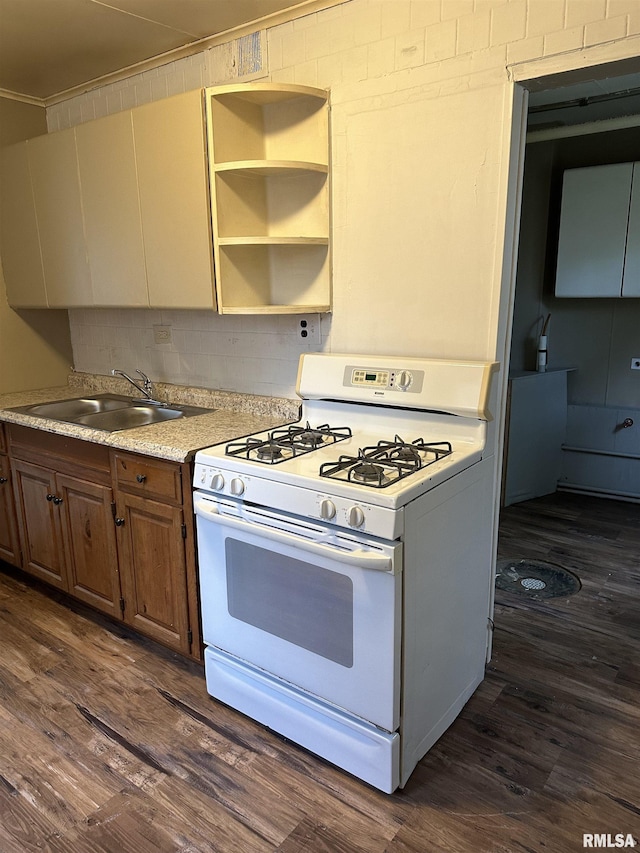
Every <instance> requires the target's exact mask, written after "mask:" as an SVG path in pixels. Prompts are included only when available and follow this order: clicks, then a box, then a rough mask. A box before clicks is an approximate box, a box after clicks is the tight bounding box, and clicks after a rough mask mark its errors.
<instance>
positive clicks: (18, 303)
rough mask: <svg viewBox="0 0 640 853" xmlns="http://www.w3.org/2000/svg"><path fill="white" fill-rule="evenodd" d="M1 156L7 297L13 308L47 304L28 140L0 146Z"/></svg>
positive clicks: (1, 226)
mask: <svg viewBox="0 0 640 853" xmlns="http://www.w3.org/2000/svg"><path fill="white" fill-rule="evenodd" d="M1 157H2V160H1V164H2V166H1V168H2V171H1V175H0V181H1V185H2V192H1V193H0V205H1V206H2V218H1V220H0V236H1V238H2V246H1V249H0V252H1V255H2V270H3V273H4V279H5V282H6V285H7V300H8V302H9V305H12V306H14V307H15V308H46V307H47V294H46V291H45V286H44V272H43V269H42V256H41V254H40V238H39V236H38V224H37V221H36V207H35V202H34V198H33V190H32V187H31V173H30V171H29V160H28V157H27V143H26V142H20V143H18V144H17V145H10V146H8V147H7V148H3V149H2V152H1Z"/></svg>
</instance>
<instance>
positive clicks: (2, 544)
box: [0, 424, 21, 566]
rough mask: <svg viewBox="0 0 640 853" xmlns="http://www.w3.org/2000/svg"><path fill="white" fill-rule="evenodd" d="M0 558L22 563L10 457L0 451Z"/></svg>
mask: <svg viewBox="0 0 640 853" xmlns="http://www.w3.org/2000/svg"><path fill="white" fill-rule="evenodd" d="M3 447H4V434H3V433H2V424H0V449H1V448H3ZM0 560H5V561H6V562H7V563H11V564H12V565H14V566H19V565H20V563H21V555H20V543H19V540H18V528H17V525H16V513H15V505H14V500H13V491H12V488H11V467H10V465H9V458H8V456H6V455H5V454H4V453H0Z"/></svg>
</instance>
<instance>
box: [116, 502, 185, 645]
mask: <svg viewBox="0 0 640 853" xmlns="http://www.w3.org/2000/svg"><path fill="white" fill-rule="evenodd" d="M117 516H118V518H117V519H116V523H117V524H118V551H119V555H120V574H121V580H122V594H123V596H124V619H125V622H127V623H128V624H129V625H132V626H133V627H134V628H136V629H137V630H138V631H140V632H141V633H143V634H147V635H148V636H149V637H153V638H154V639H156V640H158V641H159V642H160V643H163V644H164V645H167V646H170V647H171V648H174V649H176V650H177V651H180V652H185V653H189V652H190V646H191V643H190V636H189V610H188V599H187V580H186V565H185V552H184V540H183V535H182V531H183V526H182V525H183V513H182V509H181V508H180V507H174V506H168V505H166V504H162V503H158V502H157V501H151V500H148V499H147V498H143V497H139V496H138V495H130V494H126V493H124V492H123V493H120V494H119V495H118V496H117Z"/></svg>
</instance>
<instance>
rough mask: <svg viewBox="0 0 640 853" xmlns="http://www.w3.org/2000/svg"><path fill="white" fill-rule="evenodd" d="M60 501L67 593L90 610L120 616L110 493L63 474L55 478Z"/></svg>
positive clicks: (104, 488)
mask: <svg viewBox="0 0 640 853" xmlns="http://www.w3.org/2000/svg"><path fill="white" fill-rule="evenodd" d="M56 483H57V489H56V494H58V495H59V496H60V498H61V499H62V503H61V504H60V508H61V509H62V512H61V514H60V519H61V522H62V539H63V543H64V553H65V562H66V566H67V583H68V587H67V588H68V591H69V592H70V593H71V594H72V595H74V596H75V597H76V598H79V599H81V600H82V601H84V602H86V603H87V604H90V605H91V606H92V607H96V608H98V610H102V611H103V612H104V613H108V614H109V615H110V616H120V615H121V612H122V611H121V601H122V596H121V594H120V577H119V571H118V554H117V549H116V534H115V527H114V522H113V492H112V491H111V489H110V488H109V487H108V486H101V485H100V484H97V483H86V482H84V481H83V480H77V479H74V478H73V477H68V476H66V475H64V474H58V475H57V477H56Z"/></svg>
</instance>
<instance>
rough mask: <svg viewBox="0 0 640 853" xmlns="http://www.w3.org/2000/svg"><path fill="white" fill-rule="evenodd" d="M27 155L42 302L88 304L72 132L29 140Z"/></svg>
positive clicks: (88, 282) (87, 274)
mask: <svg viewBox="0 0 640 853" xmlns="http://www.w3.org/2000/svg"><path fill="white" fill-rule="evenodd" d="M27 154H28V159H29V169H30V172H31V183H32V187H33V196H34V200H35V209H36V218H37V222H38V233H39V236H40V251H41V253H42V265H43V268H44V281H45V287H46V291H47V304H48V305H49V307H50V308H68V307H70V306H85V305H91V304H92V303H93V295H92V292H91V277H90V272H89V260H88V257H87V250H86V244H85V239H84V222H83V216H82V199H81V195H80V179H79V176H78V156H77V152H76V138H75V130H74V129H73V128H71V129H70V130H61V131H59V132H58V133H51V134H47V135H45V136H37V137H36V138H35V139H30V140H28V142H27Z"/></svg>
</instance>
